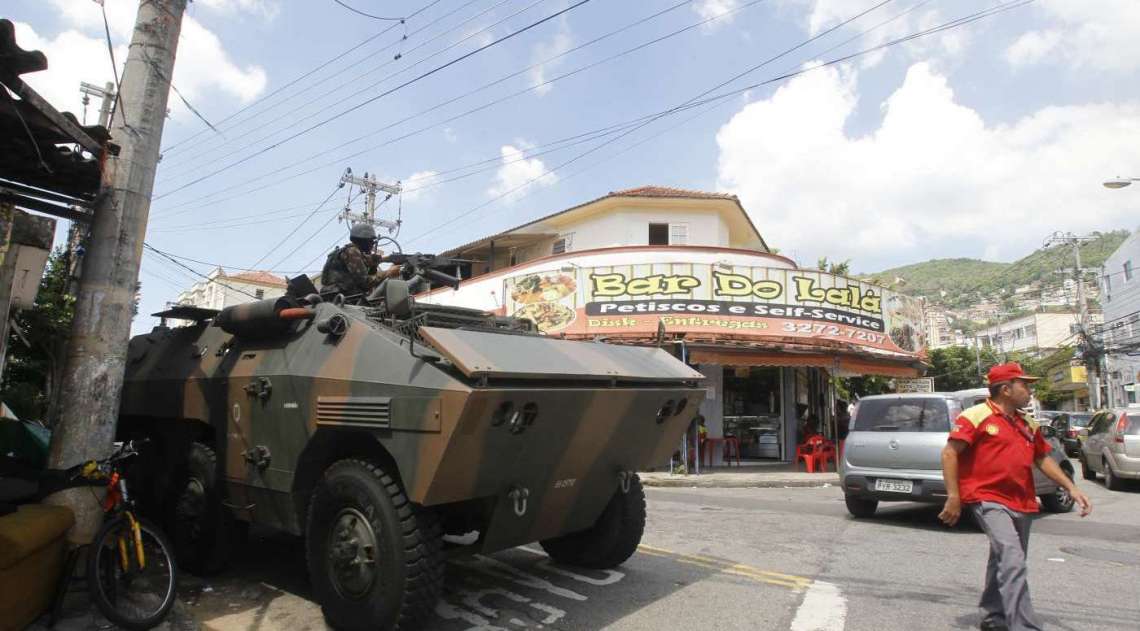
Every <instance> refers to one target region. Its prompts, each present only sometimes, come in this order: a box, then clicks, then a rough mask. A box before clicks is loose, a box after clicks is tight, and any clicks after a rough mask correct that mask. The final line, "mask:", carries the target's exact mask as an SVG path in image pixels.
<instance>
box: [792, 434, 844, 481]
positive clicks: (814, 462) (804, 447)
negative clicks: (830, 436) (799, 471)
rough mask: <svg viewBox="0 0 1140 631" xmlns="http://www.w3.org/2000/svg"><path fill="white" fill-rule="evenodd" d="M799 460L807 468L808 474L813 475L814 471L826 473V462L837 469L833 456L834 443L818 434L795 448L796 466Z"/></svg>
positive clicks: (836, 462)
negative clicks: (829, 462)
mask: <svg viewBox="0 0 1140 631" xmlns="http://www.w3.org/2000/svg"><path fill="white" fill-rule="evenodd" d="M800 460H803V461H804V466H805V467H806V468H807V472H808V473H815V471H816V469H819V470H820V471H826V470H827V462H828V461H829V460H830V461H831V462H832V463H833V464H835V465H836V467H838V461H837V459H836V456H835V443H833V442H831V441H830V440H827V439H826V438H824V437H823V436H820V435H819V434H813V435H811V436H808V437H807V438H806V439H804V442H802V443H800V444H799V445H797V446H796V465H797V466H798V465H799V463H800Z"/></svg>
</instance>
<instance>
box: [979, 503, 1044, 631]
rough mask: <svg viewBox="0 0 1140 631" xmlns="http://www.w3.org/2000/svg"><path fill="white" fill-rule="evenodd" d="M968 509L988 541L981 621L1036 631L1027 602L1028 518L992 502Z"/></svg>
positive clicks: (1037, 623)
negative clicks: (1002, 623)
mask: <svg viewBox="0 0 1140 631" xmlns="http://www.w3.org/2000/svg"><path fill="white" fill-rule="evenodd" d="M970 508H971V509H972V510H973V511H974V518H975V519H976V520H977V522H978V525H979V526H981V527H982V530H984V531H985V533H986V536H987V537H989V539H990V559H989V561H988V562H987V563H986V587H985V590H983V591H982V600H981V602H979V603H978V606H979V607H981V608H982V613H983V615H984V617H985V619H986V620H990V621H993V622H1003V621H1004V622H1005V624H1006V626H1008V627H1009V628H1010V630H1011V631H1040V629H1041V628H1042V627H1041V623H1040V622H1038V621H1037V616H1036V614H1034V613H1033V603H1031V602H1030V600H1029V580H1028V579H1029V569H1028V567H1027V566H1026V556H1027V554H1028V552H1029V525H1030V519H1029V515H1027V514H1026V513H1019V512H1017V511H1015V510H1012V509H1009V508H1006V507H1005V506H1002V505H1001V504H998V503H996V502H981V503H979V504H971V505H970Z"/></svg>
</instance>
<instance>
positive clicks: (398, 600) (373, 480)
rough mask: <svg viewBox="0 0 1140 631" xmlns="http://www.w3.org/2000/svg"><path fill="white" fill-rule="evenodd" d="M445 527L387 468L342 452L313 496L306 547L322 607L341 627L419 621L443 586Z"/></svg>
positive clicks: (371, 627)
mask: <svg viewBox="0 0 1140 631" xmlns="http://www.w3.org/2000/svg"><path fill="white" fill-rule="evenodd" d="M442 548H443V534H442V530H441V528H440V525H439V522H438V520H437V519H436V516H435V514H434V513H432V512H431V511H428V510H424V509H418V508H416V507H415V506H414V505H413V504H412V503H411V502H409V501H408V498H407V496H406V495H404V491H403V489H401V488H400V485H399V484H398V483H397V482H395V481H394V480H393V479H392V476H391V475H389V474H388V473H387V472H386V471H384V470H383V469H382V468H380V467H378V466H376V465H374V464H372V463H369V462H365V461H362V460H351V459H350V460H341V461H338V462H336V463H334V464H333V465H332V466H330V467H329V468H328V469H327V470H326V471H325V474H324V477H323V478H322V479H321V480H320V482H318V483H317V487H316V489H315V490H314V491H313V497H312V500H311V502H310V503H309V515H308V519H307V524H306V529H305V553H306V558H307V561H308V567H309V579H310V580H311V581H312V585H313V592H314V595H315V596H316V600H317V602H319V603H320V604H321V611H322V612H323V613H324V615H325V620H326V621H327V622H328V623H329V625H330V626H332V627H334V628H337V629H348V630H358V629H359V630H368V631H374V630H376V629H400V630H401V631H407V630H409V629H414V628H416V627H417V626H419V625H420V624H422V623H423V622H424V619H425V618H426V617H427V615H428V614H430V613H431V612H432V611H434V609H435V604H436V601H437V600H438V599H439V595H440V592H441V591H442V589H443V571H444V562H443V553H442Z"/></svg>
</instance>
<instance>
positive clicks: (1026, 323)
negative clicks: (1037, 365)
mask: <svg viewBox="0 0 1140 631" xmlns="http://www.w3.org/2000/svg"><path fill="white" fill-rule="evenodd" d="M1091 320H1092V322H1093V323H1094V324H1095V323H1096V322H1099V321H1100V316H1099V315H1095V316H1092V317H1091ZM1079 324H1080V316H1079V315H1077V314H1076V313H1031V314H1029V315H1027V316H1022V317H1020V318H1014V319H1012V320H1007V321H1005V322H1002V323H1000V324H996V325H994V326H991V327H989V328H986V329H982V330H980V331H978V332H977V333H976V334H975V338H976V339H977V340H978V343H979V344H981V345H982V346H983V347H986V348H993V349H995V350H997V351H998V352H1001V353H1049V352H1052V351H1055V350H1057V349H1059V348H1064V347H1068V346H1075V345H1076V344H1077V340H1078V336H1079Z"/></svg>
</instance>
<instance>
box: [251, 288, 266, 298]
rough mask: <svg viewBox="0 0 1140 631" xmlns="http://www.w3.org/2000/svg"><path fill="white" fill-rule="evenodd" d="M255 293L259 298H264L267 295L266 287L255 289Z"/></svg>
mask: <svg viewBox="0 0 1140 631" xmlns="http://www.w3.org/2000/svg"><path fill="white" fill-rule="evenodd" d="M253 295H255V296H257V299H258V300H261V299H262V298H264V297H265V290H264V289H257V290H254V292H253Z"/></svg>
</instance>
